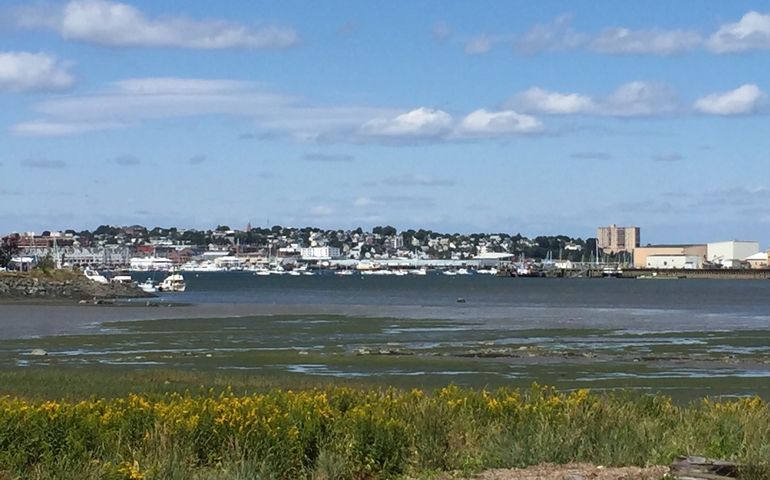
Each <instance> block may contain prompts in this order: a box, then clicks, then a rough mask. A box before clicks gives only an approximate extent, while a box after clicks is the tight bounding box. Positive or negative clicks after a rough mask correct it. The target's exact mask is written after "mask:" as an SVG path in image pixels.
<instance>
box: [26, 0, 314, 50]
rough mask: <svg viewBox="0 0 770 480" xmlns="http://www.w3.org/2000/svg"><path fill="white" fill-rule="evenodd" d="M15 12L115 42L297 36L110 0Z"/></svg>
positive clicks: (200, 42)
mask: <svg viewBox="0 0 770 480" xmlns="http://www.w3.org/2000/svg"><path fill="white" fill-rule="evenodd" d="M16 16H17V21H18V23H19V24H20V25H21V26H23V27H28V28H47V29H52V30H55V31H56V32H58V33H59V34H60V35H61V36H62V38H64V39H65V40H72V41H78V42H85V43H94V44H98V45H107V46H117V47H178V48H195V49H206V50H214V49H224V48H250V49H263V48H288V47H291V46H293V45H295V44H297V43H298V41H299V38H298V36H297V33H296V32H295V31H294V30H293V29H291V28H287V27H282V26H277V25H261V26H257V27H248V26H245V25H242V24H238V23H232V22H225V21H222V20H194V19H190V18H187V17H183V16H177V17H162V18H159V19H150V18H147V17H146V16H145V15H144V13H142V12H141V11H140V10H139V9H137V8H135V7H133V6H131V5H128V4H125V3H120V2H114V1H110V0H72V1H70V2H69V3H67V4H66V5H65V6H64V7H63V8H60V9H56V10H53V11H52V8H51V7H50V6H48V7H41V8H26V9H20V10H19V11H18V12H17V15H16Z"/></svg>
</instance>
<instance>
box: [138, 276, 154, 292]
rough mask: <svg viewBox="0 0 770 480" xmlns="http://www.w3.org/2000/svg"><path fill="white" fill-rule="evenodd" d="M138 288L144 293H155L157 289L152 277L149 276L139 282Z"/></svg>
mask: <svg viewBox="0 0 770 480" xmlns="http://www.w3.org/2000/svg"><path fill="white" fill-rule="evenodd" d="M139 288H140V289H141V290H142V291H143V292H144V293H155V292H157V291H158V287H156V286H155V282H153V281H152V278H150V277H147V280H145V281H144V282H143V283H140V284H139Z"/></svg>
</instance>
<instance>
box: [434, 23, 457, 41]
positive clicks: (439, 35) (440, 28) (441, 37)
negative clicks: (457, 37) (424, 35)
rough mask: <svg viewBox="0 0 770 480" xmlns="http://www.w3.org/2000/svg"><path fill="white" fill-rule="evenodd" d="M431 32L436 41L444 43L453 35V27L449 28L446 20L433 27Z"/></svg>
mask: <svg viewBox="0 0 770 480" xmlns="http://www.w3.org/2000/svg"><path fill="white" fill-rule="evenodd" d="M431 34H432V35H433V39H434V40H435V41H437V42H439V43H443V42H445V41H446V40H447V39H448V38H449V37H451V36H452V29H450V28H449V25H447V24H446V22H438V23H436V24H434V25H433V27H432V28H431Z"/></svg>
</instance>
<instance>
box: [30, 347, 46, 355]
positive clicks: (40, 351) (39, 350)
mask: <svg viewBox="0 0 770 480" xmlns="http://www.w3.org/2000/svg"><path fill="white" fill-rule="evenodd" d="M29 354H30V355H32V356H35V357H45V356H46V355H48V352H46V351H45V350H43V349H42V348H35V349H33V350H32V351H31V352H29Z"/></svg>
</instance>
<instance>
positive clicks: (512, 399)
mask: <svg viewBox="0 0 770 480" xmlns="http://www.w3.org/2000/svg"><path fill="white" fill-rule="evenodd" d="M680 454H699V455H706V456H712V457H719V458H725V459H731V460H735V461H739V462H744V463H747V464H749V465H751V466H752V468H753V469H754V470H755V471H756V472H759V473H757V475H759V476H758V477H757V478H761V477H762V476H763V475H764V478H767V475H768V474H769V473H770V470H767V467H766V464H765V462H766V461H767V459H768V458H770V408H768V405H767V403H765V402H764V401H762V400H760V399H758V398H750V399H742V400H734V401H724V402H715V401H711V400H702V401H699V402H695V403H691V404H688V405H676V404H674V403H673V402H671V400H670V399H669V398H667V397H663V396H657V397H639V396H631V395H628V394H606V395H593V394H589V392H587V391H585V390H580V391H576V392H573V393H569V394H566V393H558V392H556V391H554V390H553V389H550V388H545V387H537V386H535V387H533V388H532V389H529V390H526V391H518V390H506V389H503V390H497V391H494V392H490V391H483V390H482V391H478V390H466V389H460V388H456V387H447V388H444V389H441V390H437V391H435V392H433V393H430V394H427V393H425V392H423V391H420V390H412V391H409V392H403V391H397V390H359V389H352V388H329V389H315V390H306V391H298V392H293V391H290V390H280V391H279V390H276V391H272V392H270V393H265V394H255V395H248V396H239V395H235V394H231V393H222V394H218V395H217V394H214V393H211V394H208V395H179V394H167V395H162V396H150V397H147V396H140V395H130V396H128V397H124V398H116V399H109V400H105V399H101V400H99V399H94V400H87V401H80V402H75V401H72V402H63V403H60V402H53V401H29V400H25V399H20V398H14V397H2V398H0V478H3V479H5V478H8V479H16V478H19V479H22V478H23V479H28V478H29V479H52V478H56V479H66V478H72V479H97V478H99V479H116V480H117V479H121V480H125V479H132V480H139V479H145V480H150V479H164V480H166V479H196V478H198V479H203V478H206V479H284V478H286V479H297V478H300V479H301V478H307V479H312V480H338V479H340V480H341V479H348V478H358V479H362V478H394V477H401V476H408V475H426V474H429V473H431V472H441V471H464V472H472V471H477V470H480V469H483V468H489V467H513V466H517V467H519V466H527V465H532V464H538V463H543V462H554V463H566V462H574V461H580V462H592V463H597V464H603V465H640V466H643V465H650V464H662V463H669V462H670V461H671V460H672V458H673V457H674V456H676V455H680Z"/></svg>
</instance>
